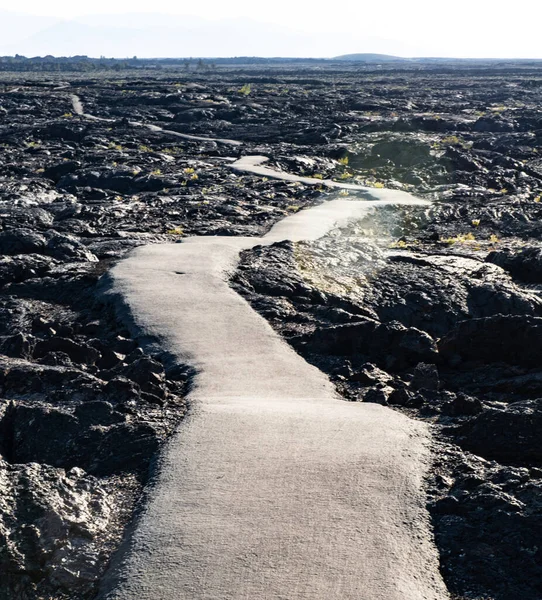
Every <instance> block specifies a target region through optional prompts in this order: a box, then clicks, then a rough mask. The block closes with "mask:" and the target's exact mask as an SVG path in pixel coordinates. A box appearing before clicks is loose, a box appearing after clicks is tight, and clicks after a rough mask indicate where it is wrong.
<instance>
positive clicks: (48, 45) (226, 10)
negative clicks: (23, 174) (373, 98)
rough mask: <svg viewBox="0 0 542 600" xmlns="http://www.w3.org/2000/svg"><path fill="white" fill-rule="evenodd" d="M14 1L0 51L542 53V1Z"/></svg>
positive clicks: (1, 19) (2, 19) (1, 24)
mask: <svg viewBox="0 0 542 600" xmlns="http://www.w3.org/2000/svg"><path fill="white" fill-rule="evenodd" d="M11 6H12V5H11V4H10V5H9V6H6V3H5V0H0V40H1V41H0V54H1V55H12V54H21V55H26V56H44V55H47V54H52V55H54V56H60V55H63V56H72V55H81V54H84V55H88V56H100V55H105V56H109V57H117V58H124V57H127V56H134V55H137V56H138V57H142V58H158V57H182V56H197V57H213V58H215V57H216V58H218V57H230V56H262V57H296V56H299V57H315V58H330V57H334V56H339V55H343V54H354V53H378V54H389V55H394V56H401V57H422V56H424V57H449V58H515V59H520V58H532V59H536V58H542V46H540V44H539V43H538V42H537V40H538V35H537V33H538V32H537V31H536V30H537V23H538V19H536V16H538V15H540V14H541V13H542V9H541V8H534V9H533V8H532V7H531V6H530V5H528V4H527V2H525V1H524V0H518V2H516V4H515V7H514V11H511V10H510V11H504V10H501V11H497V10H492V11H489V10H488V9H487V8H484V7H478V6H475V5H473V3H472V2H467V1H466V0H458V1H457V2H456V3H455V4H454V8H453V11H452V10H451V9H447V11H446V10H443V9H435V7H434V4H432V3H430V2H429V1H428V0H413V2H411V3H409V4H408V6H406V5H405V4H404V3H400V2H398V1H393V0H392V2H391V3H387V4H384V3H380V4H375V5H371V6H360V4H359V3H358V2H355V1H354V0H343V2H341V3H340V4H338V5H337V9H335V10H330V9H329V8H327V9H326V8H320V7H310V8H307V6H306V3H304V2H303V3H301V2H296V1H295V0H275V2H274V3H273V10H269V8H267V7H265V6H260V5H258V4H253V3H249V2H247V1H246V0H231V1H230V2H229V3H227V4H225V3H223V2H218V1H217V0H208V1H207V2H206V3H205V4H204V5H203V4H198V3H192V4H190V5H187V4H185V3H183V5H182V6H179V5H177V4H176V3H173V2H169V1H168V0H155V1H154V2H153V4H152V10H150V9H148V5H147V7H144V6H143V4H142V3H141V2H128V1H127V0H120V1H117V2H115V4H114V6H112V5H111V3H108V2H105V1H104V0H96V1H95V2H93V3H92V11H90V10H89V9H88V8H86V6H87V5H85V4H77V3H73V4H69V5H66V3H65V2H63V1H60V0H51V1H50V2H48V3H47V4H44V3H41V2H37V1H35V0H32V1H26V2H22V3H20V5H19V8H18V10H17V11H16V12H15V11H13V10H12V9H11ZM522 7H526V8H528V10H522ZM526 14H529V15H530V16H532V17H533V18H529V19H525V15H526ZM522 21H523V22H522ZM525 21H526V22H525Z"/></svg>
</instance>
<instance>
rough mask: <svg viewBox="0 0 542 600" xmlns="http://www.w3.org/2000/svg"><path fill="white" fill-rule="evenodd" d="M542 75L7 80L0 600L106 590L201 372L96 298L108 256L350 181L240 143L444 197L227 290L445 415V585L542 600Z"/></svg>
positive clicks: (251, 270) (0, 124)
mask: <svg viewBox="0 0 542 600" xmlns="http://www.w3.org/2000/svg"><path fill="white" fill-rule="evenodd" d="M248 83H250V84H251V86H250V87H247V86H246V84H248ZM541 88H542V72H541V71H540V70H539V69H538V68H537V67H535V66H532V67H531V66H524V67H522V68H517V67H507V66H506V65H499V64H496V65H494V66H493V67H484V68H482V67H476V66H473V67H468V68H465V67H462V68H453V67H449V68H443V67H435V68H432V67H430V66H429V67H426V68H418V67H417V68H416V69H412V70H409V69H408V68H402V69H398V68H396V67H394V66H390V67H387V68H382V69H372V68H365V69H363V68H361V69H360V68H358V67H357V66H350V67H334V68H330V69H329V70H325V69H324V70H314V69H311V68H308V67H307V68H297V67H296V68H295V69H294V68H289V67H282V68H277V69H263V68H252V69H248V68H247V69H233V68H232V69H228V68H220V69H217V70H216V71H215V72H188V73H187V72H184V71H178V72H177V71H167V70H165V71H163V72H157V71H154V72H152V71H149V72H138V73H134V74H129V75H127V74H122V73H119V74H111V73H104V74H92V75H89V74H80V75H73V74H72V75H68V74H65V73H64V74H62V76H61V77H60V76H58V75H45V74H42V75H33V74H20V73H2V75H1V80H0V254H1V256H0V282H1V285H2V287H1V290H0V337H1V340H0V343H1V353H2V356H1V357H0V398H1V400H0V415H1V416H0V433H1V435H0V453H1V456H2V460H1V462H0V488H1V492H2V494H1V495H2V500H1V501H0V540H1V544H0V570H1V572H2V577H1V583H0V598H6V599H7V598H25V599H27V598H28V599H34V598H35V599H37V598H70V599H72V598H73V599H75V598H78V599H79V598H92V597H93V595H94V594H95V593H96V589H97V585H98V582H99V580H100V578H101V577H102V574H103V572H104V570H105V568H106V566H107V563H108V561H109V560H110V557H111V555H112V553H113V552H114V550H115V548H116V547H118V544H119V543H120V540H121V538H122V535H123V529H124V527H125V526H126V524H127V523H128V522H129V521H130V519H131V516H132V514H133V511H134V507H135V506H136V504H137V501H138V499H141V498H142V490H143V486H144V485H145V482H146V481H148V478H149V468H150V469H151V471H150V472H151V473H152V464H153V458H154V457H155V456H156V453H157V452H158V451H159V448H160V446H161V444H162V442H163V441H164V440H165V439H167V438H168V437H169V435H170V434H171V432H172V431H173V430H174V428H175V426H176V424H177V423H178V422H179V421H180V419H181V418H182V416H183V415H184V413H185V412H186V404H185V401H184V397H185V395H186V392H187V386H188V385H189V383H190V380H191V376H192V375H191V373H190V372H189V371H187V370H186V369H184V368H183V367H182V366H174V364H173V363H172V362H171V357H170V356H168V355H166V354H164V353H160V352H159V350H158V349H157V347H156V345H154V344H152V340H148V339H140V338H138V337H137V332H136V331H135V330H134V329H132V328H131V326H130V324H129V323H126V322H122V321H119V319H118V318H117V315H115V313H114V311H113V309H112V307H111V306H110V305H108V304H107V300H106V298H105V297H104V296H103V295H102V294H101V290H102V289H104V288H105V287H107V275H106V273H107V271H108V269H109V267H110V266H111V264H112V263H113V262H114V261H116V260H117V259H118V258H120V257H122V256H123V255H124V254H125V253H126V252H127V251H128V250H130V249H132V248H134V247H136V246H139V245H143V244H149V243H153V242H158V241H159V242H164V241H171V242H174V241H176V240H178V239H180V238H184V237H187V236H191V235H230V236H231V235H235V236H241V235H243V236H247V235H248V236H253V235H258V236H259V235H261V234H263V233H265V232H266V231H267V230H268V229H269V228H270V227H271V225H272V224H273V223H275V222H277V221H279V220H280V219H281V218H283V217H284V216H286V215H288V214H293V213H295V212H296V211H299V210H300V209H302V208H303V207H305V206H311V205H314V204H316V203H319V202H321V201H322V200H325V199H328V198H330V197H331V196H333V197H336V195H337V194H339V193H341V192H339V191H337V190H330V189H328V188H327V187H326V186H325V185H323V186H322V187H321V188H319V187H318V186H315V185H312V184H311V185H308V184H304V183H296V182H288V181H278V180H273V179H271V178H265V177H262V176H257V175H251V174H243V173H239V172H235V171H233V170H232V169H231V167H230V165H231V164H232V163H233V162H234V161H235V160H237V159H238V158H239V155H240V154H246V155H265V156H267V157H268V158H269V159H270V160H269V166H271V167H273V168H275V169H279V170H282V171H285V172H289V173H293V174H297V175H302V176H311V177H316V178H317V179H322V181H324V180H325V179H335V180H337V181H341V182H345V183H357V184H361V185H368V186H373V187H376V188H382V187H385V188H390V189H398V190H406V191H410V192H413V193H415V194H416V195H417V196H419V197H422V198H425V199H428V200H432V201H433V204H432V205H431V207H430V208H427V207H409V208H405V209H402V210H401V211H397V210H395V209H391V208H390V209H387V210H382V211H380V212H379V217H378V219H375V218H372V217H371V218H367V219H366V220H365V221H362V222H360V223H358V224H357V225H355V226H352V227H351V228H349V229H346V230H344V229H343V230H342V231H338V232H336V234H332V235H330V236H328V237H326V238H324V239H321V240H319V241H316V242H309V243H302V242H299V243H289V244H288V243H281V244H277V245H275V246H270V247H268V248H254V249H253V250H249V251H247V253H246V254H245V255H244V256H243V260H242V263H241V268H240V269H239V271H238V273H237V274H236V275H235V276H234V278H233V284H234V286H235V288H236V289H237V290H239V291H240V292H241V293H243V294H244V295H245V296H246V298H247V299H248V300H249V301H250V302H251V303H252V305H253V307H254V308H256V309H257V310H258V311H259V312H260V313H261V314H263V315H264V316H265V317H266V318H267V319H268V320H269V321H270V323H271V324H272V325H273V327H275V328H276V329H277V331H279V332H280V333H281V334H282V335H284V337H285V338H286V339H287V340H288V341H289V342H290V343H291V344H292V346H293V347H294V348H295V349H296V350H297V351H298V352H299V353H301V354H302V356H304V357H305V358H307V359H308V360H309V361H310V362H312V363H313V364H315V365H316V366H318V367H319V368H320V369H322V370H323V371H324V372H326V373H328V374H329V375H330V376H331V378H332V380H333V381H334V382H335V384H336V386H337V389H339V390H340V391H341V392H342V393H343V394H344V396H345V398H346V399H348V400H354V401H361V402H378V403H382V404H389V405H391V406H393V407H395V408H396V409H397V410H401V411H404V412H406V413H407V414H408V415H409V416H410V417H412V418H419V419H423V420H425V421H427V422H429V423H430V424H431V426H432V428H433V431H434V433H435V436H436V439H437V440H438V441H437V442H436V444H435V448H434V455H435V465H434V472H433V476H432V478H431V480H430V481H429V482H428V506H429V508H430V511H431V514H432V519H433V525H434V529H435V537H436V542H437V545H438V548H439V552H440V561H441V570H442V573H443V576H444V579H445V581H446V583H447V585H448V588H449V589H450V591H451V592H452V594H455V596H456V597H457V598H461V599H467V598H468V599H473V600H474V599H476V600H481V599H482V598H483V599H484V600H485V599H487V598H491V599H495V600H497V599H498V600H516V599H517V598H525V599H527V600H538V599H539V598H540V597H541V596H542V589H541V588H540V581H541V579H542V578H541V572H542V554H541V550H540V548H539V540H540V534H541V533H542V521H541V519H542V515H541V511H542V504H541V500H540V498H541V494H542V464H541V463H542V460H541V455H540V450H539V448H538V440H539V437H540V426H541V420H542V418H541V415H542V412H541V408H540V406H541V401H540V398H542V391H541V381H542V374H541V372H540V367H539V356H540V349H541V342H540V339H541V338H540V331H541V322H542V310H541V304H540V299H539V296H538V293H539V290H540V287H539V286H540V284H541V283H542V271H541V264H542V261H541V254H540V253H541V250H540V235H541V233H542V230H541V224H540V223H541V218H542V203H541V202H540V199H541V192H542V160H541V159H540V154H539V153H540V149H541V147H542V135H541V133H540V132H541V131H542V116H541V115H540V112H539V106H540V95H541ZM72 94H76V95H77V96H79V97H80V98H81V101H82V102H83V105H84V107H85V111H86V112H88V113H90V114H93V115H95V116H98V117H102V118H104V119H108V121H100V120H89V119H86V118H84V117H78V116H77V115H75V114H74V111H73V107H72V103H71V98H70V95H72ZM133 121H140V122H143V123H147V124H153V125H157V126H159V127H161V128H162V129H165V130H170V131H177V132H179V133H182V134H189V135H193V136H195V137H203V138H205V137H213V138H220V139H233V140H239V141H241V142H242V143H243V144H242V146H240V147H233V146H231V145H228V144H223V143H220V142H216V141H204V140H201V139H186V138H184V139H183V138H180V137H176V136H172V135H168V134H166V133H165V132H162V131H160V130H159V129H154V130H153V129H151V128H147V127H136V126H134V125H133V124H132V122H133ZM342 193H343V194H346V193H347V192H346V191H345V192H342ZM348 193H349V194H351V195H354V194H355V192H348ZM344 197H346V196H344Z"/></svg>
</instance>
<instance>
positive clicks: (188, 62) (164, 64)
mask: <svg viewBox="0 0 542 600" xmlns="http://www.w3.org/2000/svg"><path fill="white" fill-rule="evenodd" d="M249 65H260V66H275V67H279V68H280V67H286V68H287V67H288V66H292V67H293V66H295V65H300V66H301V65H304V66H306V67H309V68H310V67H318V68H322V67H328V68H329V67H331V68H333V67H336V66H340V67H341V68H355V69H361V70H365V69H375V68H376V69H386V70H389V69H400V70H404V69H414V70H419V69H424V70H427V69H428V70H432V69H437V70H439V71H442V70H443V69H451V70H456V69H462V70H463V69H464V70H470V71H471V72H472V71H473V70H476V69H484V70H487V69H492V70H494V71H499V70H509V69H518V68H519V69H528V68H534V69H536V70H539V69H540V68H541V67H542V59H533V60H528V59H464V58H463V59H462V58H460V59H455V58H400V57H395V56H385V55H380V54H353V55H344V56H339V57H336V58H261V57H257V56H236V57H232V58H138V57H137V56H134V57H132V58H124V59H122V58H106V57H104V56H101V57H100V58H92V57H88V56H70V57H55V56H43V57H40V56H35V57H32V58H27V57H26V56H21V55H19V54H16V55H15V56H0V71H42V72H69V71H71V72H92V71H128V70H138V69H156V70H160V69H168V68H174V69H183V70H185V71H187V72H194V71H198V72H202V73H203V72H206V71H212V70H214V69H217V68H218V67H220V66H222V67H227V66H230V67H235V66H249Z"/></svg>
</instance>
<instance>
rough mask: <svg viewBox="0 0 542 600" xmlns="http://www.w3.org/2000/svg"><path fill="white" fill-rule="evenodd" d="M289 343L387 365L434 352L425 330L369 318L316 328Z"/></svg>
mask: <svg viewBox="0 0 542 600" xmlns="http://www.w3.org/2000/svg"><path fill="white" fill-rule="evenodd" d="M291 342H292V343H293V344H294V345H295V346H296V347H302V348H303V349H304V350H306V351H309V352H317V353H327V354H337V355H342V356H351V355H352V354H361V355H363V356H367V357H368V358H370V359H371V360H375V361H377V362H380V363H381V364H384V365H386V366H387V368H404V367H405V366H406V365H408V364H416V363H418V362H419V361H420V360H428V361H430V360H431V359H433V360H434V359H435V357H436V355H437V347H436V344H435V342H434V340H433V339H432V338H431V336H429V335H428V334H427V333H425V332H423V331H420V330H419V329H416V328H414V327H411V328H407V327H404V326H403V325H401V324H400V323H397V322H391V323H386V324H383V323H379V322H378V321H372V320H370V319H364V320H363V321H359V322H357V323H353V324H348V325H336V326H334V327H326V328H318V329H316V330H315V331H314V332H313V333H311V334H306V335H304V336H301V337H299V338H297V339H291Z"/></svg>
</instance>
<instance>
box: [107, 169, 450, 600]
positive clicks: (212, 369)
mask: <svg viewBox="0 0 542 600" xmlns="http://www.w3.org/2000/svg"><path fill="white" fill-rule="evenodd" d="M242 166H243V165H242ZM320 183H321V182H320ZM380 194H382V196H384V199H382V200H380V201H376V202H355V201H350V200H335V201H332V202H329V203H327V204H324V205H321V206H318V207H315V208H313V209H310V210H306V211H302V212H300V213H297V214H296V215H294V216H293V217H289V218H287V219H285V220H284V221H282V222H281V223H279V224H277V225H276V226H275V227H274V228H273V229H272V230H271V232H270V233H269V234H267V235H266V236H264V238H261V239H255V238H232V237H224V238H221V237H202V238H190V239H187V240H186V241H185V242H184V243H182V244H171V245H167V244H163V245H153V246H147V247H143V248H139V249H137V250H136V251H135V252H133V253H132V254H131V256H130V257H129V258H128V259H126V260H124V261H122V262H120V263H119V264H118V265H117V266H116V267H115V268H114V269H113V272H112V276H113V280H114V286H115V288H116V292H117V293H120V294H121V295H122V296H123V297H124V300H125V302H126V303H127V304H128V306H129V307H130V310H131V312H132V315H133V317H134V318H135V320H136V322H137V324H138V325H139V327H140V328H141V329H142V331H143V332H144V333H146V334H149V335H153V336H156V337H157V338H158V339H159V341H160V344H161V346H162V347H163V348H164V349H165V350H166V351H168V352H170V353H172V355H173V356H175V357H177V359H178V360H179V361H180V362H183V363H188V364H191V365H193V366H194V367H195V368H196V369H197V372H198V374H197V376H196V378H195V382H194V388H193V391H192V392H191V393H190V396H189V400H190V402H191V406H192V409H191V413H190V415H189V416H188V418H187V419H186V420H185V421H184V422H183V423H182V425H181V427H180V428H179V430H178V432H177V433H176V434H175V435H174V436H173V438H172V439H171V441H170V442H169V443H168V445H167V447H166V449H165V451H164V452H163V454H162V456H161V459H160V462H159V466H158V475H157V480H156V484H155V485H154V487H153V488H152V490H151V492H150V496H149V500H148V503H147V505H146V507H145V509H144V511H143V514H142V515H141V517H140V519H139V521H138V523H137V525H136V527H135V530H134V532H133V535H132V536H131V537H130V539H129V540H128V542H126V543H125V545H124V548H123V551H122V552H121V553H120V555H119V556H118V557H117V560H116V564H115V566H114V567H113V568H112V569H111V570H110V572H109V573H108V576H107V577H106V579H105V582H104V585H103V588H102V593H101V598H106V599H108V600H113V599H115V600H121V599H122V600H132V599H133V600H151V599H152V600H174V599H175V600H177V599H183V600H335V599H336V600H350V599H351V600H354V599H355V600H422V599H428V600H429V599H430V600H442V599H445V598H448V595H447V592H446V589H445V587H444V584H443V583H442V580H441V579H440V575H439V572H438V560H437V553H436V550H435V548H434V545H433V542H432V539H431V535H430V528H429V523H428V516H427V514H426V511H425V509H424V500H425V498H424V493H423V489H422V478H423V475H424V473H425V472H426V469H427V461H428V458H429V457H428V448H427V444H428V437H429V436H428V431H427V429H426V427H425V426H424V425H422V424H421V423H418V422H415V421H411V420H409V419H408V418H406V417H405V416H403V415H401V414H399V413H397V412H394V411H392V410H390V409H387V408H384V407H381V406H378V405H372V404H362V403H349V402H345V401H343V400H341V399H339V398H338V397H337V395H336V393H335V391H334V389H333V387H332V385H331V384H330V382H329V381H328V379H327V378H326V377H325V376H324V375H323V374H322V373H321V372H320V371H318V370H317V369H316V368H314V367H312V366H310V365H309V364H307V363H306V362H305V361H304V360H303V359H302V358H301V357H300V356H299V355H297V354H296V353H295V352H294V351H293V350H291V349H290V347H289V346H287V345H286V344H285V343H284V342H283V341H282V340H281V339H280V338H279V337H278V336H277V335H276V334H275V333H274V331H273V330H272V329H271V327H270V326H269V325H268V324H267V322H266V321H265V320H264V319H263V318H261V317H260V316H259V315H258V314H256V313H255V312H254V311H253V310H252V309H251V307H250V306H249V305H248V304H247V303H246V302H245V301H244V300H243V299H242V298H241V297H240V296H239V295H238V294H236V293H235V292H234V291H233V290H232V289H231V288H230V287H229V285H228V283H227V278H228V272H230V271H231V270H232V269H233V268H234V267H235V264H236V262H237V260H238V253H239V251H240V250H241V249H243V248H250V247H252V246H254V245H255V244H257V243H263V244H269V243H273V242H274V241H277V240H281V239H285V238H287V239H292V240H299V239H315V238H318V237H320V236H321V235H323V234H324V233H325V232H326V231H327V230H329V229H330V227H331V226H332V225H334V224H335V223H336V222H338V221H344V220H346V219H348V218H352V217H355V216H361V215H363V214H365V213H366V212H367V211H368V210H377V207H378V206H379V205H383V204H389V203H390V202H420V201H416V200H414V199H412V198H410V197H407V195H406V194H402V193H401V192H390V191H387V190H384V191H382V190H378V192H377V195H380Z"/></svg>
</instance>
